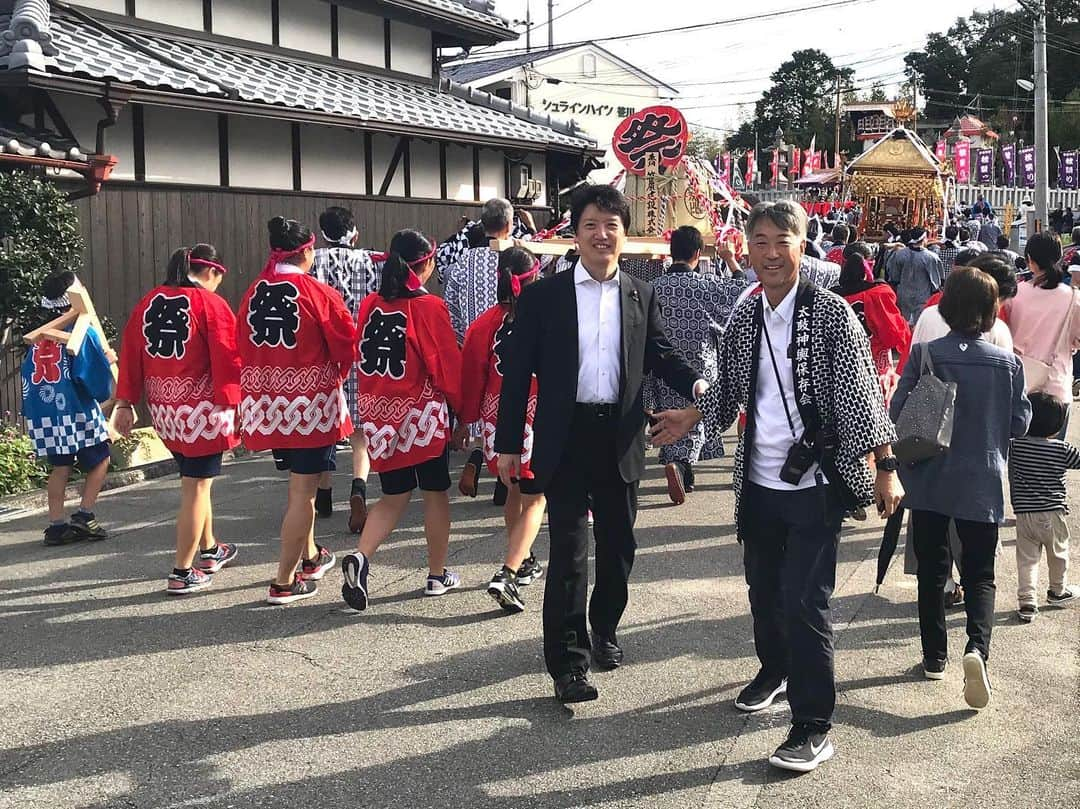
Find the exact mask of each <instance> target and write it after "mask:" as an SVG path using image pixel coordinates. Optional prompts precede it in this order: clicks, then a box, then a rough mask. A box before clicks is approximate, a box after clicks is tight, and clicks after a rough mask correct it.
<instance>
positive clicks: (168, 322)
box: [143, 295, 191, 359]
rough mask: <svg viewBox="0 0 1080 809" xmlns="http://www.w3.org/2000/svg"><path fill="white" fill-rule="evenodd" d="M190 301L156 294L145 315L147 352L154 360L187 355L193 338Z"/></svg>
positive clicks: (181, 296) (144, 327) (144, 325)
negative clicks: (191, 337) (189, 339)
mask: <svg viewBox="0 0 1080 809" xmlns="http://www.w3.org/2000/svg"><path fill="white" fill-rule="evenodd" d="M190 305H191V304H190V302H189V301H188V299H187V298H185V297H184V296H183V295H176V296H169V295H155V296H154V298H153V299H152V300H151V301H150V305H149V306H147V307H146V311H145V313H144V314H143V335H144V336H145V337H146V353H147V354H149V355H150V356H151V357H162V358H165V357H175V358H176V359H180V358H181V357H183V356H184V346H185V345H186V344H187V341H188V338H189V337H190V336H191V314H190V312H189V307H190Z"/></svg>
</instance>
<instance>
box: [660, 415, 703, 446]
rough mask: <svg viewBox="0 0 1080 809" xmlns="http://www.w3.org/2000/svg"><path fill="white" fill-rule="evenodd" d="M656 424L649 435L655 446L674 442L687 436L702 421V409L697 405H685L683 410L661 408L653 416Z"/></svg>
mask: <svg viewBox="0 0 1080 809" xmlns="http://www.w3.org/2000/svg"><path fill="white" fill-rule="evenodd" d="M652 418H653V420H654V422H655V423H654V424H653V426H652V428H651V429H650V430H649V436H650V439H651V441H652V445H653V446H654V447H664V446H667V445H669V444H674V443H675V442H676V441H678V440H679V439H680V438H682V437H683V436H685V435H686V434H687V433H688V432H690V431H691V430H692V429H694V427H695V426H696V425H697V423H698V422H699V421H701V411H700V410H698V409H697V408H696V407H684V408H683V409H681V410H661V411H660V412H659V413H654V414H653V416H652Z"/></svg>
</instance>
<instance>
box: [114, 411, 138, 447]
mask: <svg viewBox="0 0 1080 809" xmlns="http://www.w3.org/2000/svg"><path fill="white" fill-rule="evenodd" d="M113 426H114V427H115V428H116V432H118V433H120V435H122V436H124V437H125V438H127V436H129V435H131V429H132V428H133V427H134V426H135V411H134V410H132V409H131V405H129V404H127V403H124V404H117V405H116V406H115V407H113Z"/></svg>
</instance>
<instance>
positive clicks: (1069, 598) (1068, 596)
mask: <svg viewBox="0 0 1080 809" xmlns="http://www.w3.org/2000/svg"><path fill="white" fill-rule="evenodd" d="M1078 598H1080V590H1077V589H1076V588H1074V587H1066V588H1065V589H1064V590H1062V591H1061V592H1060V593H1055V592H1054V591H1053V590H1047V591H1046V603H1047V604H1052V605H1053V606H1055V607H1064V606H1065V605H1066V604H1069V603H1071V602H1073V601H1076V599H1078Z"/></svg>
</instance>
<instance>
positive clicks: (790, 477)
mask: <svg viewBox="0 0 1080 809" xmlns="http://www.w3.org/2000/svg"><path fill="white" fill-rule="evenodd" d="M816 460H817V457H816V453H815V451H814V448H813V447H812V446H808V445H807V444H806V441H805V439H804V440H802V441H796V442H795V443H794V444H792V445H791V449H789V450H788V454H787V457H786V458H785V459H784V465H783V466H782V467H781V469H780V480H782V481H784V483H787V484H788V485H789V486H798V485H799V483H801V482H802V479H803V475H805V474H806V473H807V472H809V471H810V467H811V466H813V465H814V463H815V461H816Z"/></svg>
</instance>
